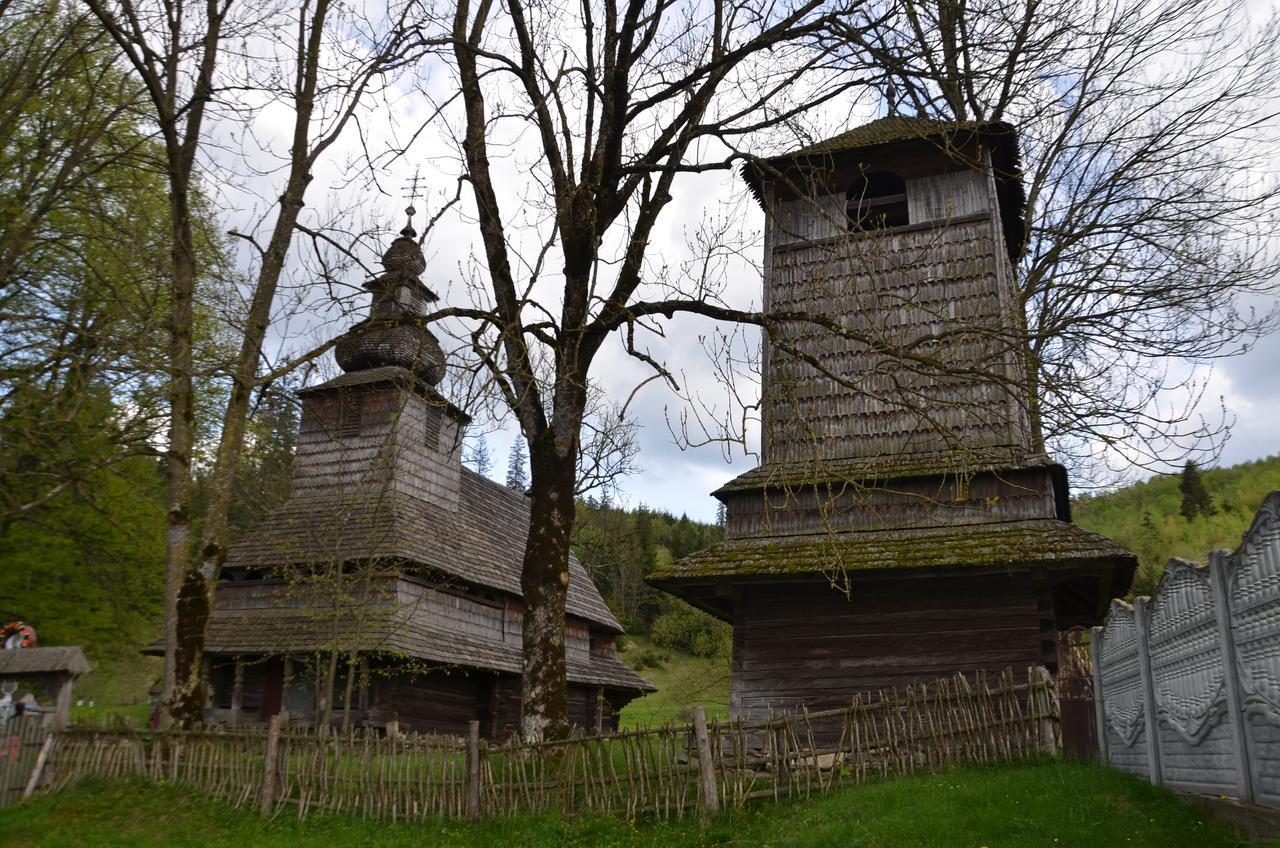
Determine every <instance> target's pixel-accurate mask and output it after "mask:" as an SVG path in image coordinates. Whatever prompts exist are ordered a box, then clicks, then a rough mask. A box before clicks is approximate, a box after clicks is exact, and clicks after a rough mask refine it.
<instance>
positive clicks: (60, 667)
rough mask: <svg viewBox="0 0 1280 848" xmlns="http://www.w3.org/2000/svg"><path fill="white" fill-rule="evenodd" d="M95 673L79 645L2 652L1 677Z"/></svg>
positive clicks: (0, 652)
mask: <svg viewBox="0 0 1280 848" xmlns="http://www.w3.org/2000/svg"><path fill="white" fill-rule="evenodd" d="M91 671H93V666H91V665H89V660H87V659H85V656H84V651H82V650H80V647H79V646H78V645H66V646H63V647H57V648H18V649H16V650H12V651H0V677H4V676H5V675H12V674H70V675H72V676H73V677H79V676H80V675H82V674H88V673H89V672H91Z"/></svg>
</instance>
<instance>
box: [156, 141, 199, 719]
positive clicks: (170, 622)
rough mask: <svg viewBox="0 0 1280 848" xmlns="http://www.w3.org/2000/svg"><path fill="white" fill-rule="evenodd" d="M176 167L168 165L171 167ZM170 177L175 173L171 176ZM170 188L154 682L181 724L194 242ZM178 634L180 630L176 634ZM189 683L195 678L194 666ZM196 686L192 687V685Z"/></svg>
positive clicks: (179, 199)
mask: <svg viewBox="0 0 1280 848" xmlns="http://www.w3.org/2000/svg"><path fill="white" fill-rule="evenodd" d="M176 166H177V163H174V162H171V163H170V167H171V168H175V167H176ZM175 176H176V175H175ZM175 182H177V183H178V185H177V186H176V187H173V188H171V189H170V193H169V214H170V226H171V231H172V237H173V251H172V256H173V282H172V288H171V293H170V304H169V445H168V450H167V451H166V453H165V462H166V476H167V483H168V501H169V503H168V531H167V536H166V553H165V578H164V594H165V605H164V613H165V615H164V635H165V640H164V643H165V648H164V672H163V675H162V676H161V681H160V702H161V710H160V717H159V718H160V725H161V727H168V726H169V725H171V724H172V723H173V722H174V721H178V722H180V723H183V724H186V723H188V721H189V720H190V719H191V718H192V716H191V715H190V713H191V709H192V707H193V700H194V697H195V696H199V695H200V693H199V692H189V693H186V695H185V696H184V697H183V698H182V699H181V701H182V702H183V703H182V707H181V708H178V704H177V701H176V699H175V695H176V694H177V693H176V689H177V688H178V681H179V680H182V679H184V678H186V677H189V676H191V670H190V669H189V668H186V667H183V666H181V655H182V653H183V652H182V651H181V649H180V647H179V644H180V642H181V641H182V640H183V639H184V637H185V634H186V631H187V628H186V627H185V626H184V627H180V623H181V622H184V620H185V614H184V610H183V609H182V607H183V598H184V597H185V596H186V594H187V592H186V589H187V583H188V580H187V578H188V576H189V575H188V571H189V568H190V565H191V490H192V480H191V452H192V449H193V447H194V444H195V392H194V389H193V386H192V320H193V319H192V316H193V300H194V297H195V287H196V286H195V282H196V255H195V243H194V239H193V238H192V232H191V210H190V206H189V204H188V196H187V193H186V191H184V190H183V186H182V181H181V180H180V179H178V180H175ZM180 631H181V632H180ZM194 676H195V679H196V681H197V683H198V681H199V679H200V674H199V664H198V663H197V665H196V668H195V672H194ZM196 688H197V689H198V688H199V687H198V685H197V687H196ZM194 708H195V709H196V710H197V712H196V714H195V716H194V719H195V721H197V722H198V721H199V720H200V719H201V718H202V717H203V711H204V702H203V697H200V698H199V703H198V704H195V705H194Z"/></svg>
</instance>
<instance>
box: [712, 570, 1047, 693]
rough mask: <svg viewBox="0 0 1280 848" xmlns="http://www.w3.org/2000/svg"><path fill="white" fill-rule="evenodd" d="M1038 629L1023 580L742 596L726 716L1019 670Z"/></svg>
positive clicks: (761, 591)
mask: <svg viewBox="0 0 1280 848" xmlns="http://www.w3.org/2000/svg"><path fill="white" fill-rule="evenodd" d="M1049 615H1050V617H1051V616H1052V611H1051V610H1050V611H1049ZM1044 626H1045V621H1044V610H1043V604H1042V603H1041V602H1040V599H1039V597H1038V589H1037V587H1036V586H1035V585H1034V582H1033V580H1032V577H1031V575H1030V574H1029V573H1026V572H1022V573H1014V574H999V575H995V574H988V575H961V576H947V577H944V576H935V577H925V578H919V577H917V578H906V579H894V578H889V579H863V580H859V579H857V578H856V577H855V579H854V581H853V584H852V591H851V593H850V594H849V596H848V597H846V596H845V595H844V594H843V593H841V592H839V591H837V590H836V589H833V588H830V587H829V586H826V585H824V584H818V583H816V582H809V583H805V584H800V583H797V584H791V585H782V586H778V585H774V586H769V587H767V588H766V587H757V588H744V589H743V596H742V597H741V598H740V599H739V601H738V603H737V604H736V606H735V617H734V636H733V666H732V696H731V706H732V710H733V712H734V714H735V715H738V716H742V717H744V718H760V717H764V716H767V715H768V712H769V710H770V709H783V710H786V709H797V708H799V707H801V706H806V707H808V708H809V709H810V710H818V709H823V708H828V707H838V706H843V705H845V704H847V703H848V702H849V699H850V698H852V697H853V695H854V694H856V693H858V692H875V691H876V690H878V689H882V688H890V687H893V686H902V685H903V684H906V683H911V682H923V681H928V680H932V679H935V678H937V677H940V676H946V675H952V674H955V673H957V672H961V673H966V674H967V673H971V672H974V671H976V670H979V669H987V670H990V671H1000V670H1003V669H1004V668H1006V667H1013V668H1014V669H1015V670H1017V671H1022V670H1024V669H1025V668H1026V667H1027V666H1029V665H1032V664H1036V663H1039V662H1041V661H1042V659H1043V650H1042V644H1041V643H1042V631H1043V629H1044ZM1049 626H1050V627H1052V621H1051V619H1050V622H1049Z"/></svg>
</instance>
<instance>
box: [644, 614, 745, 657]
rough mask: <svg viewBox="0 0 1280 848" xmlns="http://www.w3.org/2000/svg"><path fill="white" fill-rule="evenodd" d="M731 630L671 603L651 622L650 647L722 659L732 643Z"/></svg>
mask: <svg viewBox="0 0 1280 848" xmlns="http://www.w3.org/2000/svg"><path fill="white" fill-rule="evenodd" d="M732 633H733V631H732V629H731V628H730V627H729V625H727V624H725V623H724V622H723V621H720V620H719V619H716V618H713V617H711V616H710V615H707V614H706V613H705V612H702V611H701V610H699V609H695V608H694V607H691V606H689V605H688V604H686V603H684V602H683V601H674V602H673V603H672V604H671V606H670V608H669V609H667V611H666V612H664V613H662V614H661V615H659V616H658V617H657V618H656V619H654V622H653V628H652V630H651V636H652V638H653V641H654V644H656V645H659V646H661V647H663V648H667V649H668V650H672V651H682V652H684V653H686V654H693V655H695V656H699V657H716V656H725V655H727V654H728V653H729V648H730V645H731V644H732Z"/></svg>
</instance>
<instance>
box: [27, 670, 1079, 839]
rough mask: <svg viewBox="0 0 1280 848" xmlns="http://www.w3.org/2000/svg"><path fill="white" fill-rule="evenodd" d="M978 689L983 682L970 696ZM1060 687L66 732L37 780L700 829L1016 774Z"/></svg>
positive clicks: (1043, 737)
mask: <svg viewBox="0 0 1280 848" xmlns="http://www.w3.org/2000/svg"><path fill="white" fill-rule="evenodd" d="M974 680H976V682H973V681H974ZM1057 724H1058V711H1057V697H1056V691H1055V686H1054V683H1053V681H1052V680H1051V679H1050V678H1049V676H1048V674H1047V673H1046V672H1045V671H1044V670H1043V669H1039V668H1032V669H1029V670H1028V673H1027V677H1026V678H1025V679H1023V680H1021V681H1019V680H1016V679H1015V677H1014V675H1013V673H1012V672H1006V673H1005V674H1003V675H1001V676H999V677H998V678H997V679H993V680H988V679H987V678H986V677H984V676H983V675H978V676H976V678H969V679H966V678H965V677H962V676H957V677H955V678H950V679H945V680H939V681H936V682H935V683H934V684H932V685H929V686H919V687H911V688H907V689H905V690H897V691H892V692H884V693H879V694H878V695H876V696H874V697H870V698H859V699H856V700H855V701H854V702H853V703H852V704H850V705H849V706H848V707H846V708H843V709H838V710H828V711H823V712H803V711H802V712H800V713H793V714H788V715H778V716H776V717H774V718H772V719H770V720H768V721H757V722H737V721H731V722H711V723H708V722H707V721H706V719H705V715H704V714H703V712H702V710H701V709H700V708H699V709H696V710H695V711H694V721H693V722H692V723H691V724H688V725H678V726H669V727H659V728H654V729H649V730H637V731H631V732H623V733H615V734H611V735H607V736H598V737H586V738H573V739H569V740H565V741H560V742H554V743H545V744H542V745H532V746H531V745H519V744H509V745H499V746H492V747H491V746H487V745H485V744H484V743H483V742H482V741H481V740H479V738H478V734H477V733H476V730H477V726H476V725H473V726H472V736H471V738H470V739H455V738H448V737H438V736H419V735H401V736H392V737H387V736H379V735H374V734H372V733H353V734H348V735H342V736H329V737H317V736H314V735H302V734H297V733H293V732H289V731H286V730H284V722H281V721H278V720H277V721H276V722H273V724H272V725H271V727H270V728H269V729H267V730H259V731H249V730H243V729H241V730H235V731H220V730H209V731H179V732H168V733H151V732H146V731H137V730H130V729H101V728H69V729H66V730H63V731H58V732H56V733H54V734H53V736H52V742H51V745H50V746H49V756H48V757H47V762H44V761H42V763H41V765H40V767H39V770H38V771H37V772H35V773H33V774H32V775H30V777H29V780H28V782H29V783H30V784H31V785H32V786H35V785H37V784H39V785H41V786H43V787H44V789H45V790H46V791H56V790H58V789H61V788H64V787H67V786H70V785H73V784H75V783H78V782H80V781H82V780H85V779H89V778H95V779H106V780H110V779H115V778H121V777H129V776H140V777H145V778H149V779H152V780H164V781H169V782H172V783H175V784H178V785H183V786H189V787H191V788H193V789H195V790H198V791H200V792H203V793H206V794H208V795H211V796H214V797H218V798H222V799H226V800H228V801H230V802H232V803H233V804H235V805H237V806H250V807H252V808H255V809H258V810H260V811H261V812H262V813H264V814H267V813H273V812H278V811H282V810H294V811H296V814H297V815H298V816H300V817H305V816H307V815H308V814H309V813H311V812H313V811H317V810H324V811H333V812H343V813H351V814H355V815H360V816H366V817H371V818H387V819H415V818H424V817H431V816H441V817H446V818H457V819H463V818H470V819H476V818H482V817H485V818H487V817H498V816H509V815H518V814H522V813H530V812H532V813H539V812H547V811H554V812H559V813H561V814H566V815H574V814H578V813H582V812H589V813H592V814H596V815H617V816H626V817H628V818H631V817H635V816H637V815H642V814H653V815H656V816H658V817H660V818H676V817H681V816H684V815H690V814H695V815H707V814H712V813H715V812H717V811H719V810H721V809H724V808H726V807H737V806H741V805H742V804H744V803H746V802H747V801H748V800H750V799H753V798H765V797H768V798H787V797H809V796H810V795H812V794H815V793H821V792H825V791H827V790H830V789H832V788H834V787H837V786H844V785H849V784H856V783H861V782H863V781H865V780H868V779H870V778H874V777H880V776H885V775H891V774H902V773H912V772H917V771H928V770H932V769H937V768H941V767H944V766H947V765H952V764H957V763H989V762H998V761H1006V760H1013V759H1017V758H1020V757H1025V756H1029V755H1032V754H1036V753H1040V752H1052V751H1053V750H1055V749H1056V747H1057V743H1058V737H1057Z"/></svg>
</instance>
